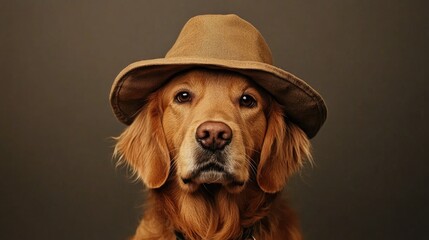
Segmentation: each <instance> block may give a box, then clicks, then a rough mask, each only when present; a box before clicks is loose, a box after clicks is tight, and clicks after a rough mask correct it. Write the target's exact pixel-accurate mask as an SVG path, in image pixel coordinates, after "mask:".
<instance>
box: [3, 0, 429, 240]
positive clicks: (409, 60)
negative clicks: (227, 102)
mask: <svg viewBox="0 0 429 240" xmlns="http://www.w3.org/2000/svg"><path fill="white" fill-rule="evenodd" d="M427 5H428V4H424V1H396V0H394V1H388V0H385V1H376V0H373V1H371V0H366V1H359V0H354V1H353V0H350V1H345V0H327V1H299V0H296V1H256V0H255V1H249V0H247V1H245V0H241V1H238V0H234V1H214V0H213V1H191V0H182V1H155V0H150V1H149V0H148V1H137V0H135V1H128V0H127V1H113V0H104V1H81V0H76V1H56V0H55V1H54V0H52V1H45V0H39V1H7V2H6V1H1V2H0V29H1V32H0V34H1V35H0V51H1V53H0V56H1V58H0V59H1V64H0V68H1V71H0V73H1V89H2V93H1V94H0V107H1V118H0V137H1V145H0V152H1V155H0V156H1V164H0V179H1V180H0V189H1V190H0V191H1V194H0V239H125V238H126V237H127V236H129V235H131V234H132V233H133V231H134V229H135V228H136V224H137V221H138V219H139V216H140V214H141V208H140V207H141V204H142V202H143V189H142V186H141V184H140V183H132V182H131V180H130V179H129V178H128V177H127V175H128V174H127V171H126V170H125V169H116V168H115V163H114V161H113V160H112V159H111V153H112V145H113V143H112V141H111V140H109V137H110V136H116V135H118V134H119V133H120V132H121V130H122V129H123V128H124V126H123V125H121V124H120V123H119V122H118V121H117V120H116V119H115V118H114V116H113V114H112V112H111V110H110V106H109V103H108V93H109V91H110V87H111V83H112V81H113V79H114V78H115V76H116V74H117V73H118V72H119V71H120V70H121V69H122V68H123V67H125V66H126V65H127V64H129V63H131V62H133V61H136V60H140V59H149V58H156V57H162V56H163V55H164V54H165V53H166V51H167V50H168V49H169V48H170V46H171V45H172V44H173V42H174V40H175V38H176V36H177V34H178V32H179V31H180V29H181V27H182V26H183V24H184V23H185V22H186V20H187V19H188V18H190V17H191V16H194V15H197V14H203V13H236V14H238V15H240V16H241V17H243V18H245V19H247V20H249V21H250V22H252V23H253V24H254V25H255V26H256V27H257V28H258V29H259V30H260V31H261V32H262V34H263V35H264V37H265V38H266V40H267V42H268V44H269V45H270V47H271V49H272V51H273V55H274V60H275V65H277V66H279V67H281V68H283V69H287V70H289V71H291V72H293V73H294V74H296V75H298V76H300V77H301V78H303V79H305V80H306V81H307V82H308V83H309V84H310V85H312V86H313V87H314V88H315V89H317V90H318V91H319V92H320V93H321V94H322V96H323V97H324V98H325V100H326V102H327V105H328V108H329V114H328V120H327V122H326V124H325V126H324V127H323V128H322V130H321V131H320V133H319V135H318V136H316V138H315V139H314V140H313V141H312V142H313V144H314V157H315V161H316V163H317V164H316V166H315V167H314V168H306V169H305V171H304V172H303V173H302V174H301V176H297V177H294V178H293V179H292V180H291V181H290V183H289V186H288V194H289V196H290V201H291V202H292V204H293V206H294V207H295V209H296V210H297V212H298V213H299V216H300V219H301V223H302V228H303V231H304V236H305V239H307V240H320V239H347V240H350V239H360V240H361V239H389V240H392V239H427V237H425V236H427V235H428V234H427V229H428V228H429V220H428V215H429V210H428V206H427V205H428V201H429V198H428V189H429V187H428V186H427V185H428V180H429V178H428V176H429V170H428V166H429V159H428V156H427V154H426V151H427V150H428V147H429V146H428V140H427V136H428V133H429V132H428V122H429V117H428V109H429V108H428V102H429V97H428V90H429V89H428V81H429V66H428V63H429V58H428V54H429V52H428V43H429V24H428V23H429V17H428V16H429V14H428V6H427Z"/></svg>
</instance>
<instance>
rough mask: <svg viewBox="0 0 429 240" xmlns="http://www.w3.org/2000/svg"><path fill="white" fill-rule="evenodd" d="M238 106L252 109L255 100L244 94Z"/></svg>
mask: <svg viewBox="0 0 429 240" xmlns="http://www.w3.org/2000/svg"><path fill="white" fill-rule="evenodd" d="M240 106H242V107H247V108H252V107H254V106H256V100H255V98H253V97H252V96H250V95H247V94H244V95H243V96H241V98H240Z"/></svg>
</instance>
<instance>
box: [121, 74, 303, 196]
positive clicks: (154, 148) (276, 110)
mask: <svg viewBox="0 0 429 240" xmlns="http://www.w3.org/2000/svg"><path fill="white" fill-rule="evenodd" d="M309 148H310V144H309V141H308V139H307V137H306V135H305V133H304V132H303V131H302V130H301V129H299V128H298V127H297V126H296V125H294V124H292V123H288V124H286V122H285V118H284V116H283V112H282V110H281V107H280V105H279V104H278V103H276V102H275V100H274V99H272V98H271V97H270V95H269V94H268V93H266V92H265V91H264V90H262V89H261V88H259V87H258V86H256V85H255V84H254V83H252V82H251V81H249V80H248V79H247V78H245V77H244V76H241V75H239V74H236V73H231V72H225V71H214V70H202V69H200V70H191V71H188V72H185V73H182V74H180V75H178V76H176V77H174V78H173V79H171V80H170V81H169V82H168V83H167V84H166V85H165V86H163V87H162V88H161V89H159V90H158V91H157V92H155V93H154V94H152V95H151V96H150V98H149V100H148V103H147V104H146V106H145V108H144V109H143V110H142V111H141V113H140V114H139V115H138V116H137V117H136V119H135V120H134V122H133V124H132V125H131V126H130V127H129V128H128V129H127V130H126V131H124V133H123V134H122V135H121V136H120V137H119V138H118V143H117V145H116V149H115V151H116V154H118V155H120V157H121V159H124V160H126V161H127V163H128V164H129V165H131V167H132V168H133V169H134V170H135V172H136V173H137V174H138V175H139V177H140V178H141V179H142V180H143V181H144V182H145V184H146V185H147V186H148V187H149V188H159V187H161V186H162V185H163V184H164V183H165V182H166V181H167V179H168V176H173V179H175V181H177V182H178V183H179V185H180V187H181V188H182V189H183V190H185V191H188V192H194V191H197V190H198V189H199V187H200V186H201V185H202V184H216V185H219V186H222V187H224V188H226V189H227V190H228V191H229V192H231V193H237V192H240V191H241V190H242V189H244V188H245V186H246V183H247V182H249V181H250V180H251V179H250V178H251V177H252V176H253V177H255V178H256V179H253V181H256V182H257V183H258V185H259V187H260V188H261V189H262V190H263V191H265V192H270V193H272V192H277V191H280V190H281V189H282V188H283V186H284V184H285V182H286V179H287V177H288V176H289V175H290V174H291V173H292V172H294V171H296V170H297V169H299V168H300V166H301V165H302V162H303V160H304V159H306V158H308V159H309V158H310V157H311V156H310V151H309Z"/></svg>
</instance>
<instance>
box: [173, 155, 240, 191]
mask: <svg viewBox="0 0 429 240" xmlns="http://www.w3.org/2000/svg"><path fill="white" fill-rule="evenodd" d="M181 180H182V182H183V184H184V185H185V186H186V187H187V188H188V189H189V190H190V191H191V192H193V191H196V190H197V189H198V188H199V187H200V186H201V185H221V186H223V187H226V188H227V190H228V191H230V192H237V191H240V190H241V189H242V188H243V186H244V184H245V182H244V181H239V180H237V179H236V177H235V176H234V175H233V174H231V173H230V172H228V171H227V170H226V169H225V166H223V165H221V164H219V163H216V162H208V163H206V164H202V165H200V166H198V167H197V168H196V169H195V170H194V171H192V173H191V174H190V175H189V176H187V177H182V178H181Z"/></svg>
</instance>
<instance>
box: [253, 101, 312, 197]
mask: <svg viewBox="0 0 429 240" xmlns="http://www.w3.org/2000/svg"><path fill="white" fill-rule="evenodd" d="M268 115H269V116H268V126H267V132H266V134H265V139H264V143H263V145H262V150H261V157H260V162H259V164H258V171H257V177H256V178H257V182H258V184H259V187H260V188H261V189H262V190H263V191H264V192H267V193H275V192H279V191H281V190H282V189H283V187H284V185H285V184H286V181H287V178H288V177H289V176H290V175H291V174H292V173H294V172H296V171H297V170H299V169H300V168H301V167H302V165H303V163H304V161H305V160H306V159H307V160H309V161H311V154H310V141H309V139H308V138H307V135H306V134H305V133H304V132H303V131H302V130H301V129H300V128H299V127H298V126H297V125H295V124H293V123H291V122H285V118H284V116H283V111H282V109H281V107H280V105H279V104H278V103H277V102H273V103H272V108H271V110H270V112H269V114H268Z"/></svg>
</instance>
